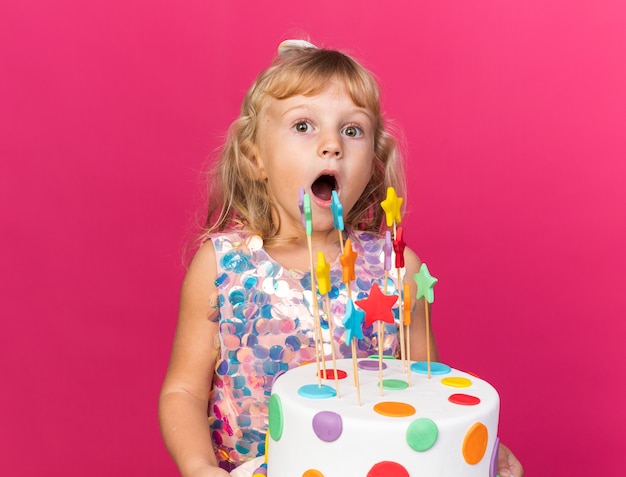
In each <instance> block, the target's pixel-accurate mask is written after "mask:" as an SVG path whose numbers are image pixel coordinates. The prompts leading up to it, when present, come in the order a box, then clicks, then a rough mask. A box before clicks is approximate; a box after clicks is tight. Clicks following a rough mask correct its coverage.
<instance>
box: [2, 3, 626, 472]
mask: <svg viewBox="0 0 626 477" xmlns="http://www.w3.org/2000/svg"><path fill="white" fill-rule="evenodd" d="M378 3H379V2H375V3H374V2H372V5H371V6H367V2H357V3H355V2H336V1H335V0H332V1H329V0H323V1H318V2H309V3H304V4H303V3H302V2H292V1H289V2H287V1H282V0H281V1H275V2H272V3H267V2H244V1H219V2H218V1H206V0H202V1H201V0H191V1H188V2H175V1H172V0H164V1H161V2H154V1H147V0H123V1H122V0H108V1H99V0H95V1H90V2H78V1H69V0H59V1H56V2H47V1H43V0H22V1H20V2H3V4H2V6H1V7H0V161H1V162H0V204H1V205H0V211H1V212H0V214H1V215H0V217H1V223H0V225H1V229H0V232H1V233H0V241H1V244H2V251H1V253H0V257H1V259H0V260H1V262H0V290H1V294H2V301H1V303H2V309H1V311H0V316H2V332H1V333H0V366H1V368H2V369H1V376H2V381H1V382H2V392H0V409H1V411H0V412H1V420H0V473H2V474H3V475H12V476H41V475H59V476H61V475H63V476H82V475H90V476H93V477H96V476H126V475H128V476H131V475H132V476H140V475H151V476H174V475H176V471H175V468H174V466H173V464H172V463H171V461H170V459H169V456H168V455H167V454H166V451H165V449H164V446H163V444H162V443H161V438H160V435H159V430H158V425H157V419H156V405H157V395H158V391H159V387H160V383H161V379H162V377H163V373H164V371H165V368H166V365H167V360H168V355H169V349H170V343H171V339H172V334H173V330H174V325H175V319H176V313H177V300H178V289H179V285H180V281H181V278H182V276H183V266H182V257H183V255H184V252H183V249H184V245H185V243H186V242H187V240H188V239H189V237H190V236H191V235H190V234H191V232H192V231H193V230H194V228H193V226H194V216H195V213H196V211H197V210H198V209H199V207H200V206H201V203H202V180H201V177H200V174H199V171H200V170H201V168H202V166H203V164H204V160H205V158H206V157H207V155H208V154H209V153H210V152H211V151H212V150H213V149H214V148H215V147H217V146H218V144H219V143H220V138H221V136H222V134H223V132H224V131H225V129H226V127H227V125H228V124H229V123H230V121H231V120H232V119H233V118H234V117H235V115H236V113H237V110H238V107H239V103H240V100H241V98H242V94H243V92H244V90H245V89H246V88H247V86H248V85H249V84H250V82H251V81H252V79H253V77H254V76H255V75H256V73H257V72H258V71H259V70H260V68H262V67H263V66H265V65H266V64H267V63H268V62H269V60H270V58H271V56H272V55H273V52H274V50H275V47H276V45H277V44H278V43H279V41H281V40H282V39H284V38H286V37H289V36H297V34H298V33H300V32H305V33H307V34H309V35H310V36H311V38H312V39H313V40H314V41H316V42H318V43H320V44H325V45H328V46H331V47H336V48H341V49H345V50H348V51H351V52H353V53H354V54H355V55H356V56H357V57H358V58H360V59H361V60H362V61H363V62H364V63H365V64H366V65H367V66H368V67H370V68H371V69H372V70H374V71H375V72H376V73H377V74H378V76H379V78H380V82H381V84H382V87H383V90H384V105H385V110H386V111H387V113H388V116H389V117H391V118H395V119H396V120H397V122H398V124H400V125H401V127H402V129H403V130H404V132H405V135H406V139H407V149H408V162H409V165H410V180H411V190H410V194H409V195H408V197H407V200H408V203H409V207H410V213H409V214H407V215H406V216H405V220H404V224H405V227H406V235H407V239H408V242H409V244H410V245H411V246H412V247H413V248H414V249H416V250H417V251H418V253H420V255H421V256H422V258H423V259H424V260H425V261H427V262H428V264H429V267H430V269H431V271H432V273H433V274H434V275H435V276H437V277H439V279H440V283H439V284H438V285H437V288H436V294H437V300H436V302H435V305H434V309H433V318H434V327H435V330H436V333H437V335H438V339H439V343H440V351H441V355H442V358H443V360H444V361H446V362H448V363H449V364H451V365H455V366H457V367H461V368H465V369H468V370H472V371H474V372H477V373H479V374H480V375H481V376H483V377H484V378H486V379H488V380H489V381H491V382H492V383H494V385H495V386H496V387H497V388H498V389H499V390H500V392H501V397H502V418H501V436H502V438H503V440H504V441H505V442H506V443H508V444H509V445H510V446H511V447H512V448H513V449H514V450H515V452H516V453H517V454H518V456H519V457H520V458H521V459H522V460H523V462H524V464H525V467H526V470H527V475H528V476H554V475H567V476H569V477H576V476H580V477H583V476H585V477H588V476H590V475H605V474H606V473H608V472H611V471H613V472H614V471H617V470H622V467H623V466H622V464H621V459H620V457H621V453H622V451H623V445H624V429H625V426H626V417H625V412H624V410H623V409H624V404H623V398H624V395H625V393H626V379H625V378H624V364H626V363H625V361H626V359H625V352H624V347H623V345H622V344H621V343H620V342H621V341H623V339H624V337H625V336H626V325H625V321H626V320H625V312H626V299H625V296H626V293H625V292H624V286H625V285H626V283H625V280H624V270H625V267H626V259H625V257H626V254H625V252H624V244H625V243H626V208H625V204H626V192H625V187H624V179H625V177H626V160H625V159H626V93H625V90H626V88H625V85H626V61H624V59H625V57H626V31H625V29H624V24H625V22H626V7H625V6H624V4H623V2H619V1H617V0H614V1H608V0H606V1H605V0H593V1H592V0H587V1H580V0H579V1H561V0H529V1H525V2H500V1H482V0H480V1H474V2H468V1H465V0H447V1H437V2H432V1H422V0H417V1H415V0H403V1H397V2H387V3H383V5H388V6H382V7H381V6H374V4H376V5H378ZM267 5H271V7H269V6H267ZM313 5H316V6H315V7H313ZM305 7H306V8H305Z"/></svg>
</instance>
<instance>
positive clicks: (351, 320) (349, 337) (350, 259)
mask: <svg viewBox="0 0 626 477" xmlns="http://www.w3.org/2000/svg"><path fill="white" fill-rule="evenodd" d="M357 255H358V254H357V253H356V252H354V251H353V250H352V242H351V241H350V239H347V240H346V245H345V248H344V251H343V253H342V254H341V256H340V257H339V261H340V262H341V267H342V268H341V281H342V282H343V283H345V284H346V289H347V292H348V301H347V303H346V315H345V317H344V319H343V324H344V325H345V327H346V343H350V349H351V351H352V372H353V374H354V385H355V386H356V396H357V402H358V404H359V406H360V405H361V386H360V384H359V368H358V366H357V356H356V340H357V339H363V330H362V327H361V325H362V323H363V318H364V315H365V313H364V312H363V310H357V309H356V308H355V307H354V302H353V301H352V288H351V286H350V282H351V281H352V280H355V279H356V273H355V272H354V264H355V262H356V257H357Z"/></svg>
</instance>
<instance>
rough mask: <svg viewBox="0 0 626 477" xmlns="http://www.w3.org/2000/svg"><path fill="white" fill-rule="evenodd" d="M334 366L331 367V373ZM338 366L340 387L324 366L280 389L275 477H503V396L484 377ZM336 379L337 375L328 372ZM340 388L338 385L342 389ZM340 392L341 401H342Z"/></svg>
mask: <svg viewBox="0 0 626 477" xmlns="http://www.w3.org/2000/svg"><path fill="white" fill-rule="evenodd" d="M330 364H331V363H330V362H328V363H327V366H329V365H330ZM383 364H384V369H383V371H382V378H383V393H382V396H381V393H380V388H379V385H378V383H379V361H378V360H377V359H361V360H359V362H358V379H359V383H360V392H359V394H360V402H361V403H360V405H359V403H358V399H359V396H357V388H356V387H355V385H354V382H355V380H354V373H353V361H352V360H351V359H342V360H338V361H337V370H338V377H339V378H340V379H338V383H336V382H335V380H334V379H322V380H321V384H322V386H321V387H320V386H319V383H318V378H317V366H316V365H315V364H314V363H313V364H308V365H305V366H301V367H298V368H295V369H292V370H290V371H288V372H286V373H285V374H283V375H281V376H279V377H278V378H277V379H276V381H275V382H274V385H273V388H272V395H271V398H270V402H269V438H268V443H267V444H268V447H267V456H266V458H267V476H268V477H407V476H410V477H418V476H420V477H421V476H423V477H435V476H437V477H459V476H462V477H489V476H492V477H493V476H495V475H496V472H495V471H496V462H497V449H498V438H497V432H498V414H499V408H500V399H499V397H498V393H497V391H496V390H495V389H494V388H493V387H492V386H491V385H490V384H489V383H487V382H485V381H483V380H482V379H479V378H478V377H476V376H474V375H471V374H468V373H464V372H462V371H458V370H456V369H451V368H450V367H448V366H446V365H444V364H440V363H431V377H430V378H428V376H427V371H426V370H427V364H426V363H421V362H420V363H412V364H411V379H410V385H409V383H408V381H409V380H408V375H407V373H406V372H405V373H402V370H401V361H400V360H394V359H384V360H383ZM328 372H330V373H332V369H330V368H328ZM337 384H338V385H337ZM337 390H338V391H339V393H338V394H339V396H337Z"/></svg>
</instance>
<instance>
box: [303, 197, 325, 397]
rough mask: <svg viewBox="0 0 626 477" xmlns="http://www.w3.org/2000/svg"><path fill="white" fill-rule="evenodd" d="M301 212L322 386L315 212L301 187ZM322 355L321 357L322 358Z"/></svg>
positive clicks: (317, 359) (318, 372)
mask: <svg viewBox="0 0 626 477" xmlns="http://www.w3.org/2000/svg"><path fill="white" fill-rule="evenodd" d="M298 205H299V207H300V213H301V215H302V225H303V227H304V230H305V232H306V241H307V246H308V249H309V269H310V271H311V301H312V302H313V303H312V304H313V341H314V343H315V363H316V365H317V385H318V387H320V388H321V387H322V378H321V376H320V361H322V365H323V366H324V371H326V364H325V361H324V359H323V358H324V355H323V353H324V347H323V344H322V327H321V324H320V311H319V304H318V302H317V292H316V288H317V287H316V285H315V274H314V273H313V245H312V243H311V235H312V234H313V214H312V211H311V196H310V195H309V194H305V193H304V189H302V188H301V189H300V200H299V202H298ZM320 356H321V358H320Z"/></svg>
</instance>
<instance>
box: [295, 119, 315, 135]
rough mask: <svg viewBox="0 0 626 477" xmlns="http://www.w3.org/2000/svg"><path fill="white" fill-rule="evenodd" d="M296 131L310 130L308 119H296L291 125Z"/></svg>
mask: <svg viewBox="0 0 626 477" xmlns="http://www.w3.org/2000/svg"><path fill="white" fill-rule="evenodd" d="M293 128H294V130H295V131H296V132H299V133H305V132H309V131H310V130H311V124H310V123H309V122H308V121H298V122H297V123H295V124H294V125H293Z"/></svg>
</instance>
